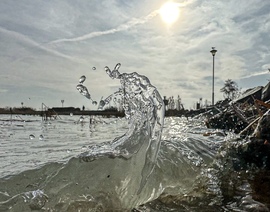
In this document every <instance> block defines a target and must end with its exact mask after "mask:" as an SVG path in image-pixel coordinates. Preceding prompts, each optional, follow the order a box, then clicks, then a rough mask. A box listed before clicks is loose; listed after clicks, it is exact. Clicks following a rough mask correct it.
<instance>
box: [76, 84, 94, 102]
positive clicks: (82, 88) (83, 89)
mask: <svg viewBox="0 0 270 212" xmlns="http://www.w3.org/2000/svg"><path fill="white" fill-rule="evenodd" d="M76 88H77V90H78V91H79V92H80V94H82V95H83V96H85V97H86V98H87V99H91V95H90V94H89V92H88V90H87V88H86V87H85V86H83V85H82V84H79V85H77V87H76Z"/></svg>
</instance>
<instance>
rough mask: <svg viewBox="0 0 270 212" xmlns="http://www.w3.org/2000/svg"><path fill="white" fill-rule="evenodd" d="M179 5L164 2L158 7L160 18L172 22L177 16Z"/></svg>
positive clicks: (168, 22)
mask: <svg viewBox="0 0 270 212" xmlns="http://www.w3.org/2000/svg"><path fill="white" fill-rule="evenodd" d="M179 12H180V11H179V6H178V4H177V3H174V2H171V1H170V2H166V3H165V4H163V5H162V6H161V8H160V9H159V14H160V16H161V18H162V20H163V21H164V22H165V23H167V24H173V23H174V22H175V21H176V20H177V19H178V17H179Z"/></svg>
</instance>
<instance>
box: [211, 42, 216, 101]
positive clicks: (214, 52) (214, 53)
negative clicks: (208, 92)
mask: <svg viewBox="0 0 270 212" xmlns="http://www.w3.org/2000/svg"><path fill="white" fill-rule="evenodd" d="M210 52H211V53H212V55H213V79H212V105H214V93H215V92H214V78H215V55H216V52H217V50H216V49H215V47H212V50H211V51H210Z"/></svg>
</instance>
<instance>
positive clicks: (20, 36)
mask: <svg viewBox="0 0 270 212" xmlns="http://www.w3.org/2000/svg"><path fill="white" fill-rule="evenodd" d="M0 33H4V34H7V35H8V36H10V37H13V38H15V39H17V40H20V41H22V42H24V43H27V44H29V45H31V46H34V47H37V48H39V49H41V50H43V51H45V52H48V53H50V54H53V55H55V56H58V57H62V58H65V59H68V60H71V61H74V62H78V61H77V59H75V58H73V57H70V56H68V55H65V54H62V53H60V52H58V51H55V50H53V49H49V48H47V47H45V46H44V45H42V44H39V43H37V42H35V41H33V40H31V39H30V38H29V37H27V36H25V35H23V34H21V33H18V32H15V31H11V30H7V29H5V28H3V27H0Z"/></svg>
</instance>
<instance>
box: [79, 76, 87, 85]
mask: <svg viewBox="0 0 270 212" xmlns="http://www.w3.org/2000/svg"><path fill="white" fill-rule="evenodd" d="M85 80H86V77H85V76H84V75H83V76H81V77H80V79H79V83H81V84H83V83H84V81H85Z"/></svg>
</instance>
